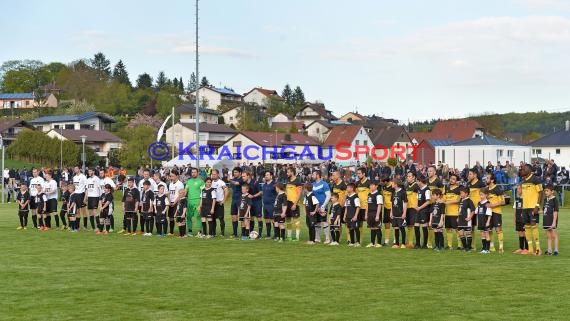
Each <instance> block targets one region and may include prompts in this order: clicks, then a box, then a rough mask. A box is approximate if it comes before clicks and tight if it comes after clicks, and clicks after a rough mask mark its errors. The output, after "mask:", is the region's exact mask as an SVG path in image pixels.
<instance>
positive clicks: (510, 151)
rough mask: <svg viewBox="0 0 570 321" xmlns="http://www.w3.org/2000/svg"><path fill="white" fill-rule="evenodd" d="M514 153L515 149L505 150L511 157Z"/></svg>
mask: <svg viewBox="0 0 570 321" xmlns="http://www.w3.org/2000/svg"><path fill="white" fill-rule="evenodd" d="M514 154H515V151H514V150H508V151H507V157H513V156H514Z"/></svg>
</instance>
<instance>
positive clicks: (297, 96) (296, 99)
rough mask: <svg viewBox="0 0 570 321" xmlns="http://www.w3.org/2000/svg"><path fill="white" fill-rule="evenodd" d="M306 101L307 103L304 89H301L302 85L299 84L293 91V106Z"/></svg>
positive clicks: (298, 105) (300, 104)
mask: <svg viewBox="0 0 570 321" xmlns="http://www.w3.org/2000/svg"><path fill="white" fill-rule="evenodd" d="M304 103H305V94H304V93H303V90H301V87H299V86H297V87H295V90H294V91H293V97H292V104H293V106H296V107H300V106H302V105H303V104H304Z"/></svg>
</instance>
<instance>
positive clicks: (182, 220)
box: [174, 189, 187, 238]
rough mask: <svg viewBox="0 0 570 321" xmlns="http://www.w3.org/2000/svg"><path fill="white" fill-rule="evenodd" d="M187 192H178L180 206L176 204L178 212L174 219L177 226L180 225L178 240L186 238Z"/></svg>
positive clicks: (183, 190)
mask: <svg viewBox="0 0 570 321" xmlns="http://www.w3.org/2000/svg"><path fill="white" fill-rule="evenodd" d="M186 206H187V200H186V190H185V189H181V190H179V191H178V204H176V212H175V213H174V218H175V220H176V225H178V233H179V235H178V238H185V237H187V236H186Z"/></svg>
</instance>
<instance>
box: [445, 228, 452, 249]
mask: <svg viewBox="0 0 570 321" xmlns="http://www.w3.org/2000/svg"><path fill="white" fill-rule="evenodd" d="M446 234H447V235H446V236H447V247H449V248H453V232H452V231H448V232H447V233H446Z"/></svg>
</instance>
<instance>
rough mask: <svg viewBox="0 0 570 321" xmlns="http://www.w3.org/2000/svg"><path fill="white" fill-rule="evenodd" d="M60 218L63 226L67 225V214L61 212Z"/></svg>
mask: <svg viewBox="0 0 570 321" xmlns="http://www.w3.org/2000/svg"><path fill="white" fill-rule="evenodd" d="M59 216H60V218H61V225H62V226H67V222H66V221H65V214H64V213H61V214H59Z"/></svg>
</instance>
